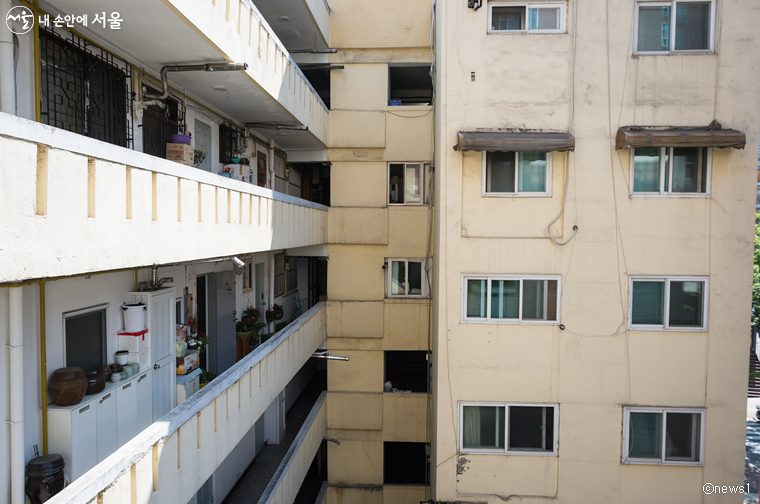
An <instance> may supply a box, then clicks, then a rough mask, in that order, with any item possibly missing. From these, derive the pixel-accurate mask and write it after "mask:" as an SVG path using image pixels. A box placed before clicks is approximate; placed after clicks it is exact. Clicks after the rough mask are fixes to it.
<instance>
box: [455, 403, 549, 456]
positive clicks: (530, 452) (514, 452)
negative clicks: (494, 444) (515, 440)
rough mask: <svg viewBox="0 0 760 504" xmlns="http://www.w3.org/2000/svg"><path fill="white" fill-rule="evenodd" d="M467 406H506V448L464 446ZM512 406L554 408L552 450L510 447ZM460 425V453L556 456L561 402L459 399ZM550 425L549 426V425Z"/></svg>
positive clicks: (458, 436) (458, 441) (458, 447)
mask: <svg viewBox="0 0 760 504" xmlns="http://www.w3.org/2000/svg"><path fill="white" fill-rule="evenodd" d="M465 406H486V407H488V406H490V407H503V408H504V416H505V418H504V449H500V448H465V447H464V432H463V430H464V407H465ZM510 406H527V407H531V408H534V407H535V408H554V425H553V426H552V428H553V429H554V443H553V446H552V450H551V451H549V450H546V451H544V450H531V449H523V450H510V449H509V408H510ZM457 409H458V410H459V415H458V422H459V423H458V425H457V451H458V452H459V453H472V454H478V453H482V454H499V455H527V456H534V457H535V456H538V457H556V456H557V452H558V450H557V449H558V446H559V441H558V439H557V438H558V437H559V404H558V403H518V402H490V401H477V402H473V401H459V403H458V408H457ZM547 427H548V426H547Z"/></svg>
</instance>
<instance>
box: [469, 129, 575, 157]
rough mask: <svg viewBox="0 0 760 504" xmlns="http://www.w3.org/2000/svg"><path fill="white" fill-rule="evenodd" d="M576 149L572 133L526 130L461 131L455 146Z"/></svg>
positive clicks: (481, 150)
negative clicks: (515, 131) (514, 131)
mask: <svg viewBox="0 0 760 504" xmlns="http://www.w3.org/2000/svg"><path fill="white" fill-rule="evenodd" d="M573 149H575V138H574V137H573V135H571V134H570V133H543V132H540V131H526V132H517V133H511V132H506V131H460V132H459V141H458V143H457V144H456V145H455V146H454V150H457V151H476V152H483V151H488V152H494V151H503V152H508V151H515V152H524V151H543V152H551V151H571V150H573Z"/></svg>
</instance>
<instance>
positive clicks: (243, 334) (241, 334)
mask: <svg viewBox="0 0 760 504" xmlns="http://www.w3.org/2000/svg"><path fill="white" fill-rule="evenodd" d="M251 334H253V331H248V332H239V333H235V336H236V337H237V339H250V338H251Z"/></svg>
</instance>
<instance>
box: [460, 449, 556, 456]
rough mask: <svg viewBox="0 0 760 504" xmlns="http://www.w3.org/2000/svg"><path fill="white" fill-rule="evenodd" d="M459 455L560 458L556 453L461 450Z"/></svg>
mask: <svg viewBox="0 0 760 504" xmlns="http://www.w3.org/2000/svg"><path fill="white" fill-rule="evenodd" d="M457 453H459V454H461V455H499V456H501V457H510V456H517V457H522V456H524V455H527V456H529V457H558V454H557V453H555V452H540V451H535V452H533V451H499V450H460V451H459V452H457Z"/></svg>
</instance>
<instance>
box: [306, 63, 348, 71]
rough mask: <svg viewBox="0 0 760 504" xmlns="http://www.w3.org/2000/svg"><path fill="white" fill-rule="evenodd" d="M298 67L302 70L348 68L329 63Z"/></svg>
mask: <svg viewBox="0 0 760 504" xmlns="http://www.w3.org/2000/svg"><path fill="white" fill-rule="evenodd" d="M298 66H299V67H300V68H301V70H343V69H344V68H346V67H345V65H330V64H327V63H324V64H314V65H307V64H301V65H298Z"/></svg>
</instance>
